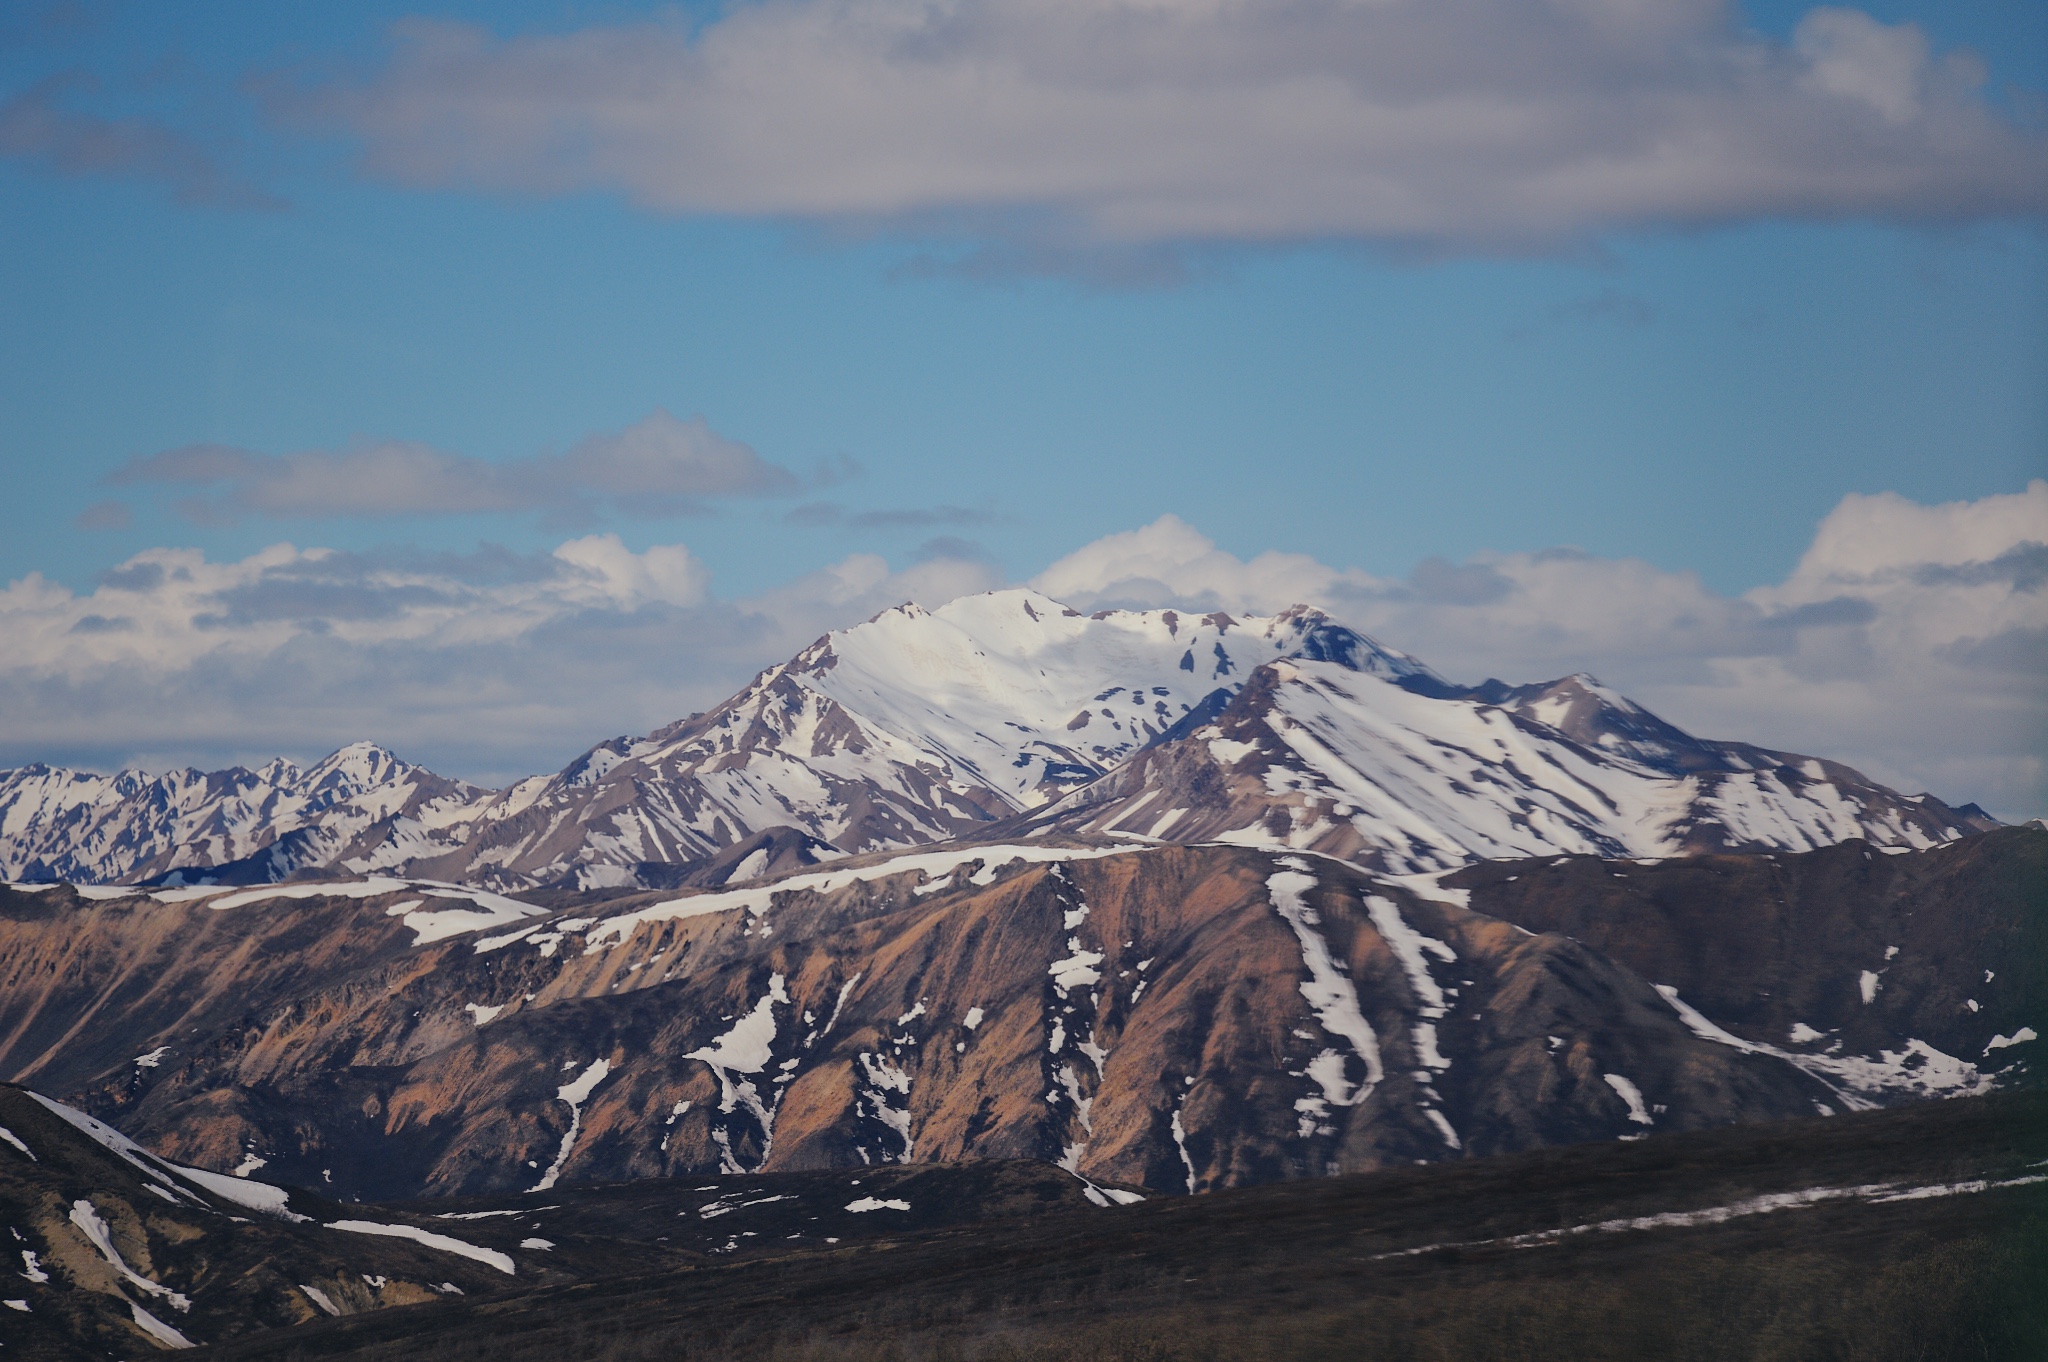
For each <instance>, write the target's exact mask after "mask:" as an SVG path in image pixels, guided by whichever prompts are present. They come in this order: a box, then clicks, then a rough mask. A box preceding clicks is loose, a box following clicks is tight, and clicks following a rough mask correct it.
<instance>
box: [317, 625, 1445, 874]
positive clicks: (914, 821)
mask: <svg viewBox="0 0 2048 1362" xmlns="http://www.w3.org/2000/svg"><path fill="white" fill-rule="evenodd" d="M1287 657H1300V658H1329V659H1334V660H1335V663H1334V665H1341V666H1343V667H1345V668H1347V669H1350V670H1355V671H1357V672H1359V673H1361V674H1364V675H1374V676H1383V677H1388V678H1395V677H1405V676H1427V675H1428V672H1427V669H1426V668H1424V667H1423V666H1422V665H1421V664H1420V663H1418V662H1416V661H1415V660H1414V659H1413V658H1410V657H1408V656H1406V655H1405V654H1402V653H1398V652H1395V651H1393V650H1391V649H1388V648H1383V647H1381V646H1380V645H1378V644H1376V643H1374V642H1372V641H1371V640H1369V639H1366V638H1364V637H1363V636H1361V635H1358V634H1355V633H1352V632H1351V631H1350V630H1347V629H1344V628H1342V627H1341V626H1338V625H1336V624H1334V623H1332V622H1331V621H1330V620H1329V619H1328V618H1327V617H1326V616H1324V615H1322V614H1321V613H1320V612H1317V611H1313V610H1307V609H1301V608H1297V609H1294V610H1289V611H1286V612H1284V613H1282V614H1280V615H1276V616H1272V617H1269V618H1252V619H1244V620H1237V619H1233V618H1231V617H1230V616H1228V615H1222V614H1214V615H1203V616H1198V615H1188V614H1183V613H1180V612H1178V611H1173V610H1153V611H1142V612H1139V611H1107V612H1104V613H1101V614H1097V615H1082V614H1080V613H1079V612H1077V611H1074V610H1070V609H1068V608H1067V607H1066V606H1063V605H1061V604H1060V603H1059V602H1057V601H1054V600H1051V599H1049V598H1047V597H1045V596H1041V595H1038V594H1036V593H1034V592H1030V591H1001V592H995V593H993V594H989V595H983V596H971V597H966V598H963V599H960V600H956V601H953V602H952V603H950V604H948V605H946V606H944V607H942V608H941V609H939V610H936V611H927V610H924V609H922V608H921V607H919V606H916V605H905V606H901V607H899V608H897V609H894V610H888V611H884V612H883V613H882V614H880V615H877V616H876V617H875V618H874V619H872V620H869V621H868V622H866V623H865V624H861V625H858V626H856V627H854V628H851V629H845V630H841V631H838V632H836V633H832V634H828V635H827V636H825V637H824V638H822V639H820V640H819V641H818V642H816V643H814V644H812V645H811V646H810V647H809V648H807V649H805V650H804V651H803V652H802V653H799V654H798V655H797V656H796V657H794V658H792V659H791V660H790V661H788V662H786V663H784V664H782V665H781V666H778V667H773V668H770V669H769V670H767V671H765V672H763V673H762V674H761V675H760V676H759V677H757V678H755V680H754V682H753V684H751V685H750V686H748V687H747V688H746V689H745V690H743V691H741V692H740V693H739V694H738V695H736V696H734V697H733V698H732V699H730V700H728V701H726V702H725V703H724V704H722V705H720V706H718V707H717V708H716V709H713V710H711V711H709V712H708V713H705V714H701V715H697V716H694V717H692V718H689V719H686V720H683V721H682V722H680V723H677V724H672V725H670V726H669V727H667V728H664V729H661V730H659V731H658V732H655V733H652V734H650V735H648V736H647V737H645V738H641V739H637V740H633V739H626V738H619V739H615V740H613V741H611V742H608V743H604V744H602V745H600V746H598V747H596V748H594V749H592V750H591V751H590V752H589V753H587V754H585V755H584V756H583V757H582V758H580V759H579V760H578V761H576V762H575V763H574V764H572V765H571V766H570V767H569V768H568V769H567V770H565V771H563V772H562V773H561V774H560V775H558V776H555V777H554V778H553V779H551V780H549V781H548V782H546V784H545V785H543V786H542V787H541V788H539V789H538V790H537V791H531V792H529V791H526V790H523V789H522V790H521V791H520V792H519V798H520V800H521V801H522V807H521V808H519V809H518V810H517V811H516V812H502V813H501V811H500V810H498V809H495V808H494V809H492V810H490V811H489V812H490V813H491V814H492V815H493V817H492V819H491V821H490V822H489V824H488V825H487V826H481V827H479V828H478V830H477V832H476V834H475V835H474V836H473V837H472V838H471V839H470V840H469V841H468V842H467V843H465V845H464V846H463V847H462V849H461V850H460V851H459V852H457V853H454V854H452V855H450V856H448V857H445V858H442V859H439V860H434V861H420V862H415V863H414V864H413V867H412V868H413V869H414V870H416V871H417V872H419V873H423V874H431V875H437V876H440V877H442V878H447V879H478V880H484V881H490V882H493V883H497V884H500V885H503V886H506V887H525V886H530V885H535V884H553V883H568V884H572V885H574V886H575V887H577V888H596V887H608V886H620V885H632V884H637V883H642V882H644V877H655V878H658V877H659V876H660V875H661V873H662V868H663V867H668V866H675V865H688V864H692V863H696V862H700V861H703V860H705V859H707V858H710V857H712V856H715V855H717V854H718V853H719V852H720V851H721V850H723V849H725V848H727V847H731V846H734V845H736V844H739V843H741V842H744V841H746V840H747V839H748V838H750V837H752V836H755V835H757V834H761V833H764V832H767V831H768V830H770V829H776V828H785V829H795V830H797V831H798V832H800V833H801V834H802V835H803V836H804V837H805V838H807V839H809V845H810V849H811V853H812V855H813V856H814V857H823V858H829V857H831V856H832V855H834V854H851V853H858V852H864V851H876V850H883V849H886V848H891V847H901V846H914V845H919V844H922V843H927V842H935V841H943V840H946V839H948V838H952V837H957V836H960V835H962V834H963V833H966V832H969V831H971V830H973V829H976V828H980V827H983V826H985V825H987V824H988V823H991V822H994V821H997V820H1000V819H1004V818H1008V817H1012V816H1014V815H1016V814H1018V813H1021V812H1024V811H1027V810H1030V809H1034V808H1037V807H1040V806H1042V805H1044V804H1045V803H1047V802H1049V801H1050V800H1052V799H1055V798H1057V797H1059V796H1060V795H1062V794H1065V793H1066V792H1067V791H1069V790H1073V789H1076V788H1078V787H1081V786H1084V785H1086V784H1088V783H1089V782H1091V781H1094V780H1097V779H1099V778H1100V777H1102V776H1103V775H1104V774H1106V773H1107V772H1109V771H1112V770H1114V769H1116V768H1117V767H1118V766H1120V765H1121V764H1122V763H1124V762H1126V761H1128V760H1129V759H1130V758H1131V756H1132V755H1133V754H1135V753H1137V752H1138V751H1140V750H1142V749H1143V748H1144V747H1145V746H1146V744H1148V743H1151V742H1155V741H1157V740H1158V739H1159V738H1160V737H1161V735H1163V734H1165V733H1166V732H1167V731H1169V730H1170V729H1172V728H1173V727H1174V726H1175V725H1176V724H1180V723H1183V722H1185V721H1187V719H1188V718H1189V716H1190V715H1191V714H1192V713H1194V712H1195V711H1196V710H1197V708H1199V707H1201V706H1204V705H1205V704H1207V705H1209V706H1210V707H1212V708H1213V707H1214V706H1215V705H1217V704H1218V703H1220V702H1221V700H1223V699H1227V697H1228V696H1229V695H1230V694H1232V693H1234V692H1235V691H1236V690H1237V689H1238V687H1240V686H1242V685H1243V684H1244V682H1245V679H1246V678H1247V677H1249V676H1250V675H1252V674H1253V672H1254V671H1256V669H1257V668H1259V667H1260V666H1262V665H1264V664H1265V663H1267V662H1269V661H1271V660H1272V659H1274V658H1287ZM351 868H357V867H351ZM363 868H367V867H363ZM748 869H749V870H750V871H751V870H754V869H756V867H748Z"/></svg>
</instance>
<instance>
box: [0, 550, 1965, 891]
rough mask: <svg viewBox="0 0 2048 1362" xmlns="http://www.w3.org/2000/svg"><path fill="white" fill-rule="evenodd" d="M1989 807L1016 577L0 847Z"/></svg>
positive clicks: (47, 807) (207, 787)
mask: <svg viewBox="0 0 2048 1362" xmlns="http://www.w3.org/2000/svg"><path fill="white" fill-rule="evenodd" d="M1993 826H1996V824H1995V821H1994V820H1991V819H1989V818H1988V817H1986V816H1985V815H1983V814H1982V812H1981V811H1980V810H1977V809H1975V808H1974V807H1972V806H1964V807H1962V808H1950V807H1948V806H1947V805H1944V804H1943V803H1941V802H1940V801H1939V800H1936V799H1933V798H1932V797H1930V796H1926V795H1912V796H1908V795H1901V794H1898V793H1897V792H1895V791H1892V790H1888V789H1885V788H1884V787H1882V786H1879V785H1877V784H1876V783H1874V782H1872V781H1869V780H1867V779H1866V778H1864V777H1863V776H1861V775H1859V774H1858V773H1857V772H1855V771H1853V770H1851V769H1849V768H1847V767H1844V766H1841V765H1839V764H1836V763H1832V762H1826V761H1822V760H1819V759H1815V758H1810V757H1804V756H1800V755H1797V754H1790V753H1779V752H1771V751H1766V750H1763V749H1760V748H1755V747H1751V746H1748V745H1745V744H1740V743H1721V742H1708V741H1705V740H1701V739H1697V738H1694V737H1692V736H1691V735H1689V734H1686V733H1684V732H1682V731H1681V730H1679V729H1677V728H1675V727H1673V726H1672V725H1670V724H1668V723H1665V722H1664V721H1663V720H1661V719H1658V718H1657V717H1656V716H1655V715H1652V714H1650V713H1648V712H1647V711H1645V710H1643V709H1641V708H1640V707H1639V706H1637V705H1634V704H1633V703H1631V702H1630V701H1628V700H1627V699H1626V698H1625V697H1622V696H1620V695H1617V694H1615V693H1614V692H1612V691H1609V690H1607V689H1606V688H1604V687H1602V686H1600V685H1599V683H1598V682H1596V681H1594V680H1593V679H1592V678H1590V677H1584V676H1574V677H1568V678H1564V679H1563V680H1560V681H1556V682H1550V683H1546V684H1542V685H1536V686H1523V687H1510V686H1506V685H1504V684H1503V683H1500V682H1497V681H1489V682H1487V683H1485V684H1484V685H1482V686H1478V687H1460V686H1456V685H1453V684H1451V683H1449V682H1447V681H1445V680H1444V679H1443V678H1441V677H1439V676H1437V675H1436V674H1435V673H1433V672H1431V671H1430V670H1429V669H1428V668H1427V667H1425V666H1423V665H1422V664H1421V663H1420V662H1418V661H1416V660H1415V659H1414V658H1412V657H1409V656H1407V655H1405V654H1403V653H1400V652H1398V651H1395V650H1393V649H1389V648H1386V647H1384V646H1383V645H1381V644H1378V643H1376V642H1374V641H1373V640H1371V639H1369V638H1366V637H1364V636H1363V635H1360V634H1357V633H1355V632H1353V631H1351V630H1348V629H1345V628H1343V627H1342V626H1341V625H1338V624H1336V623H1335V622H1333V621H1332V620H1330V619H1329V618H1328V617H1327V616H1325V615H1323V614H1322V613H1321V612H1319V611H1314V610H1310V609H1307V608H1306V607H1295V608H1293V609H1290V610H1288V611H1285V612H1282V613H1281V614H1279V615H1276V616H1272V617H1269V618H1246V619H1237V618H1233V617H1231V616H1229V615H1225V614H1210V615H1202V616H1195V615H1190V614H1185V613H1182V612H1177V611H1173V610H1153V611H1106V612H1102V613H1099V614H1096V615H1088V616H1084V615H1081V614H1080V613H1078V612H1076V611H1073V610H1070V609H1068V608H1067V607H1065V606H1064V605H1061V604H1060V603H1059V602H1057V601H1053V600H1051V599H1049V598H1047V597H1044V596H1042V595H1038V594H1036V593H1033V592H1029V591H1022V590H1013V591H1002V592H995V593H991V594H988V595H984V596H973V597H965V598H962V599H960V600H956V601H953V602H951V603H949V604H947V605H946V606H944V607H942V608H940V609H938V610H936V611H925V610H923V609H921V608H919V607H917V606H915V605H906V606H903V607H899V608H898V609H895V610H890V611H885V612H883V613H882V614H881V615H878V616H877V617H875V618H874V619H872V620H870V621H868V622H867V623H865V624H862V625H859V626H856V627H854V628H851V629H845V630H840V631H837V632H835V633H832V634H829V635H827V636H826V637H824V638H822V639H820V640H819V641H818V642H817V643H815V644H813V645H812V646H811V647H810V648H808V649H806V650H805V651H804V652H802V653H800V654H799V655H798V656H796V657H795V658H793V659H791V660H790V661H789V662H787V663H784V664H782V665H780V666H777V667H773V668H770V669H769V670H767V671H765V672H763V673H762V674H761V675H760V676H759V677H757V678H756V679H755V680H754V681H753V683H752V684H750V685H749V686H748V687H747V688H746V689H744V690H742V691H741V692H740V693H739V694H737V695H735V696H734V697H733V698H732V699H730V700H728V701H726V702H725V703H724V704H722V705H719V706H718V707H716V708H715V709H713V710H711V711H709V712H707V713H705V714H701V715H696V716H693V717H691V718H689V719H685V720H682V721H680V722H678V723H675V724H672V725H669V726H668V727H666V728H663V729H660V730H658V731H656V732H654V733H652V734H649V735H648V736H646V737H644V738H639V739H629V738H616V739H612V740H610V741H608V742H605V743H601V744H599V745H598V746H596V747H594V748H592V749H591V750H590V751H589V752H587V753H585V754H584V755H583V756H581V757H579V758H578V759H577V760H576V761H575V762H573V763H571V764H570V765H569V766H568V767H567V768H565V769H564V770H563V771H561V772H559V773H557V774H556V775H553V776H546V777H540V776H536V777H533V778H531V779H529V780H526V781H522V782H520V783H519V784H517V785H515V786H513V787H511V788H509V789H506V790H502V791H495V792H493V791H482V790H478V789H476V788H475V787H472V786H466V785H462V784H460V783H458V782H452V781H447V780H443V779H441V778H440V777H436V776H433V775H431V773H428V772H425V771H423V770H421V769H420V768H418V767H413V766H408V765H406V764H405V763H403V762H400V761H398V760H397V759H396V758H394V757H392V756H390V754H388V753H385V752H383V751H382V750H381V749H378V748H375V747H373V746H371V745H368V744H360V745H357V746H355V747H351V748H345V749H343V750H342V751H341V752H339V753H336V754H335V755H334V756H333V757H330V758H329V759H328V760H327V761H325V762H322V763H320V764H319V766H317V767H315V768H313V769H312V770H310V771H306V772H300V771H299V770H298V769H297V768H295V767H291V766H290V765H289V764H288V763H283V762H276V763H272V764H271V765H269V766H266V767H264V768H263V769H262V770H261V771H257V772H249V771H243V770H240V769H237V770H233V771H228V772H219V773H214V774H212V775H202V774H200V773H198V772H191V771H187V772H178V773H173V774H171V775H167V776H163V777H157V778H148V777H144V776H141V775H139V774H137V773H133V772H124V773H121V774H120V775H118V776H114V777H93V776H84V775H81V774H78V773H74V772H67V771H59V770H53V769H50V768H44V767H28V768H22V769H20V770H17V771H12V772H6V773H0V873H4V874H5V875H6V876H7V877H9V878H12V879H15V880H35V881H45V880H55V879H71V880H77V881H80V882H88V883H115V882H119V883H144V882H161V883H171V884H182V883H194V882H201V881H204V882H210V883H262V882H271V881H277V880H284V879H291V878H319V877H332V876H337V875H350V874H354V875H361V874H378V873H383V874H395V875H402V876H410V877H419V878H427V879H434V880H440V881H444V882H459V883H465V884H473V885H479V886H483V887H487V888H492V889H498V890H504V891H507V892H522V891H529V890H534V889H538V888H556V889H581V890H592V889H606V888H612V889H633V888H654V887H676V886H679V885H683V884H699V885H703V884H718V883H726V882H739V881H742V880H746V879H750V878H753V877H756V876H759V875H763V874H769V873H774V872H777V871H781V870H787V869H793V868H796V867H799V866H802V865H805V864H816V863H820V862H823V861H829V860H832V859H835V858H837V857H841V856H846V855H859V854H865V853H869V852H874V851H879V850H885V849H891V848H899V847H908V846H917V845H929V844H935V843H940V842H945V841H948V840H951V839H955V838H961V837H987V836H990V835H998V836H1004V835H1021V836H1026V837H1033V836H1039V835H1045V834H1059V833H1073V832H1083V833H1103V832H1106V833H1113V834H1116V835H1122V836H1142V837H1145V838H1148V839H1152V840H1171V841H1181V842H1196V841H1207V840H1219V839H1220V840H1235V841H1240V842H1245V843H1248V844H1260V845H1283V846H1289V847H1293V848H1295V849H1299V850H1312V851H1323V852H1327V853H1329V854H1332V855H1337V856H1340V857H1343V858H1345V859H1348V860H1355V861H1359V862H1361V863H1364V864H1372V865H1376V866H1379V867H1381V868H1385V869H1390V870H1396V871H1402V872H1411V873H1412V872H1418V871H1422V870H1441V869H1447V868H1450V867H1453V866H1456V865H1462V864H1465V863H1467V862H1469V861H1473V860H1479V859H1487V858H1497V857H1503V856H1520V855H1537V854H1543V853H1546V852H1562V853H1567V854H1600V855H1633V856H1669V855H1680V854H1689V853H1693V852H1699V851H1710V850H1776V851H1799V850H1808V849H1811V848H1814V847H1818V846H1824V845H1829V844H1831V843H1835V842H1840V841H1844V840H1847V839H1849V838H1863V839H1867V840H1871V841H1874V842H1876V843H1879V844H1882V845H1888V846H1911V847H1924V846H1930V845H1934V844H1936V843H1939V842H1943V841H1949V840H1953V839H1955V838H1957V837H1961V836H1964V835H1966V834H1968V833H1971V832H1975V831H1982V830H1984V829H1985V828H1989V827H1993Z"/></svg>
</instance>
